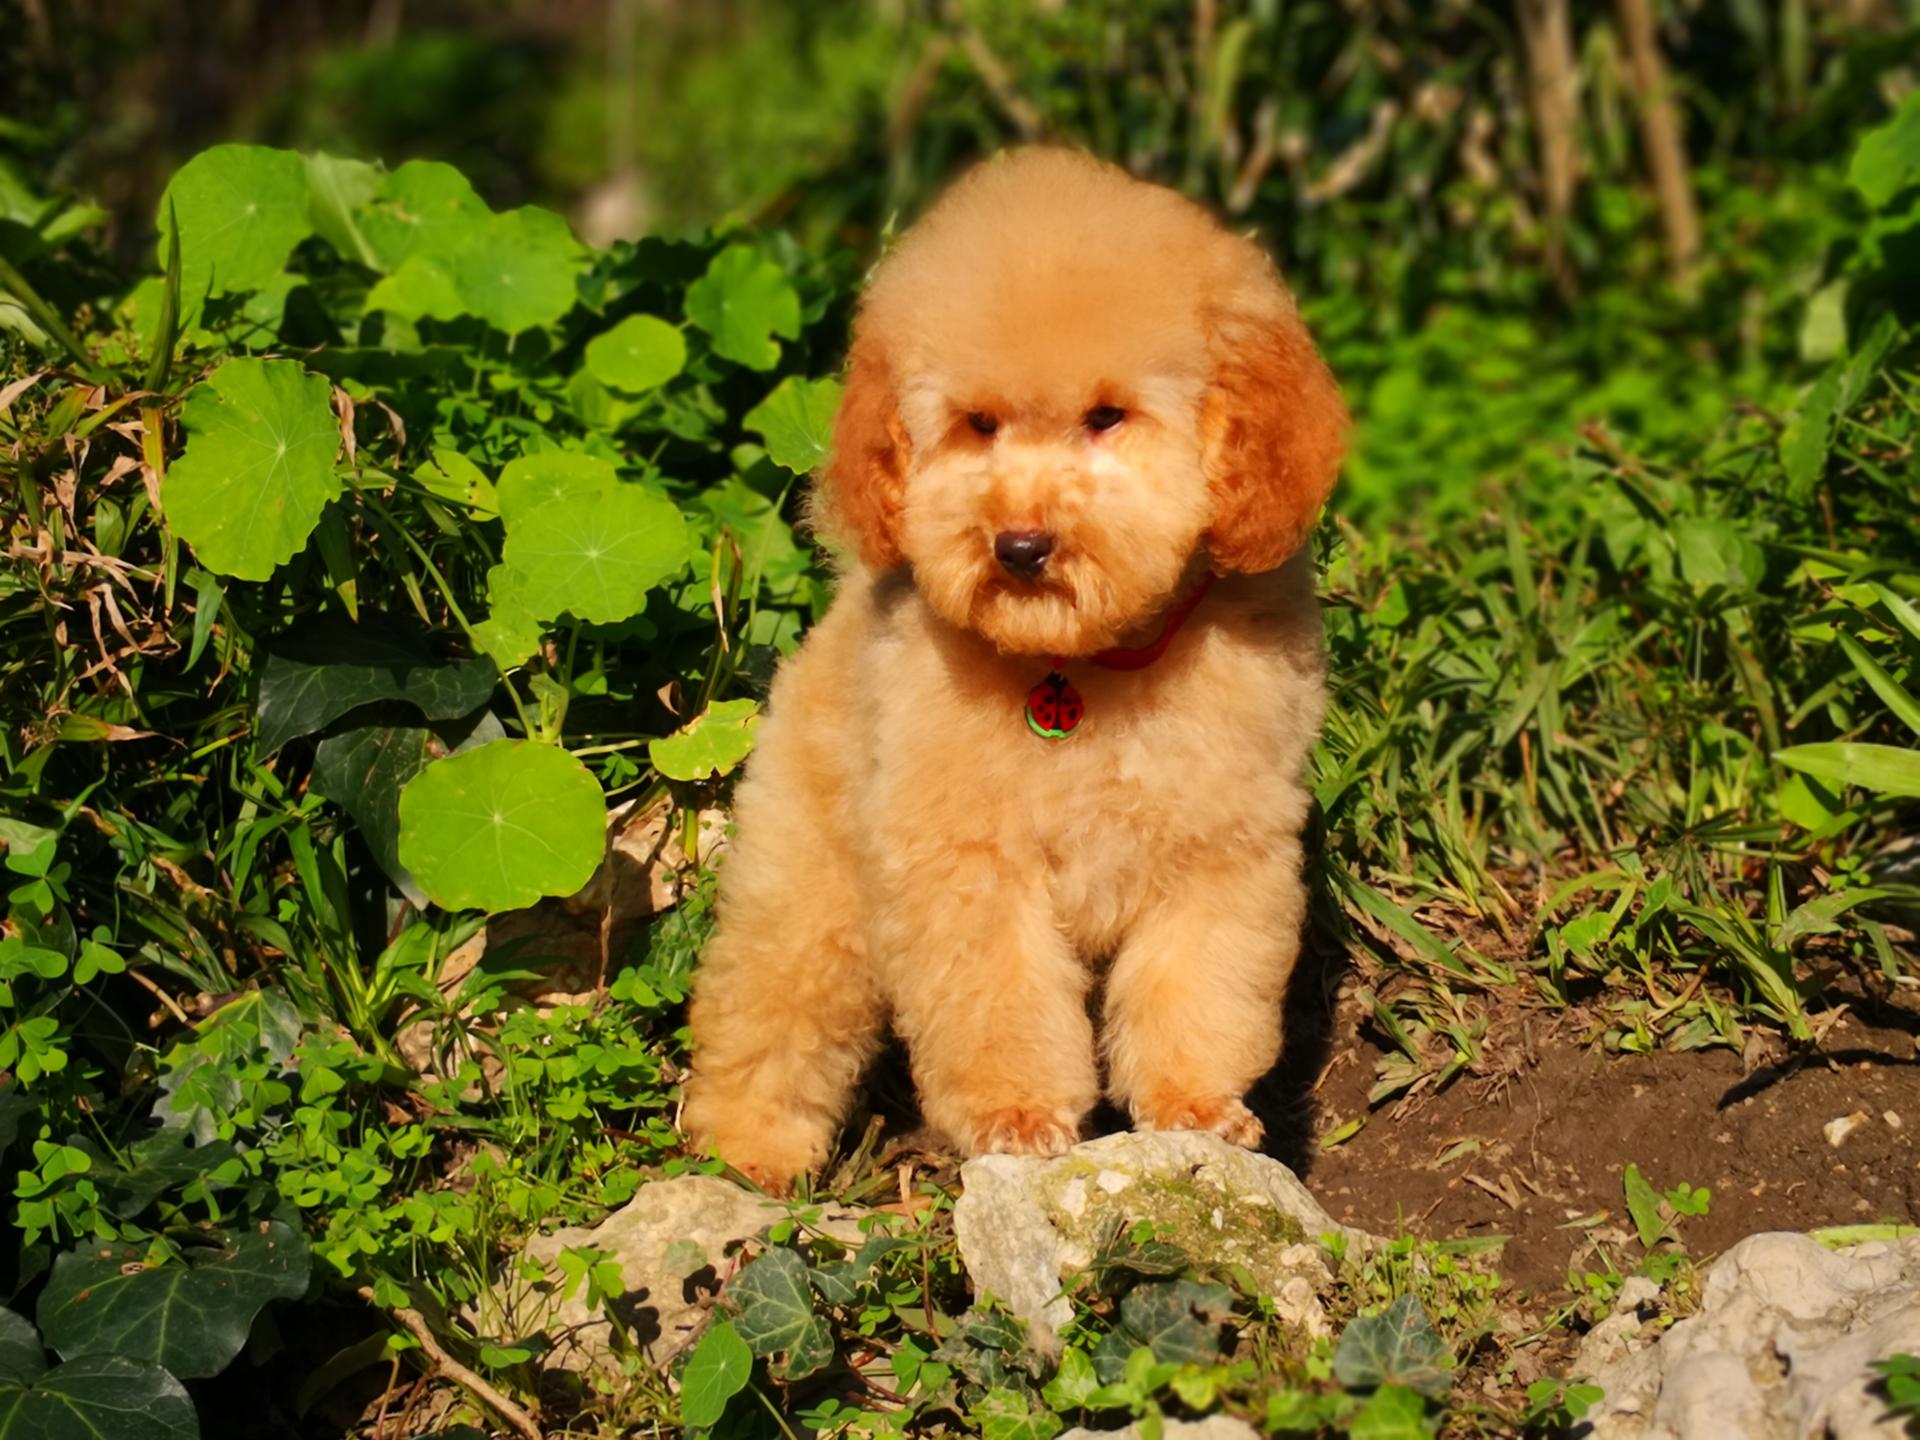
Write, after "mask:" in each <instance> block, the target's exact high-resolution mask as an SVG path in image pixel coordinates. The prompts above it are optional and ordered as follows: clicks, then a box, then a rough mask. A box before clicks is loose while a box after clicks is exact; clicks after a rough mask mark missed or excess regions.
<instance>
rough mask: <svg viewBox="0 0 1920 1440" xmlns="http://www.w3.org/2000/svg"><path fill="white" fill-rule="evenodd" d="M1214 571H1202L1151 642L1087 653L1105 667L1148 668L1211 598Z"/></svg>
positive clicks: (1057, 663) (1055, 663)
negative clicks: (1203, 603)
mask: <svg viewBox="0 0 1920 1440" xmlns="http://www.w3.org/2000/svg"><path fill="white" fill-rule="evenodd" d="M1213 581H1214V574H1213V572H1212V571H1211V570H1209V571H1207V572H1206V573H1205V574H1204V575H1202V576H1201V577H1200V579H1199V581H1198V582H1197V583H1196V584H1195V585H1194V587H1193V589H1191V590H1189V591H1188V592H1187V593H1186V595H1185V597H1184V598H1182V599H1181V601H1180V602H1179V603H1178V604H1177V605H1175V606H1174V607H1173V608H1172V609H1171V610H1169V611H1167V618H1166V619H1165V620H1164V621H1163V622H1162V623H1161V626H1160V633H1159V634H1158V635H1156V636H1155V637H1154V638H1153V641H1152V642H1151V643H1150V644H1146V645H1135V646H1131V647H1128V646H1122V645H1115V646H1113V647H1111V648H1109V649H1106V650H1097V651H1095V652H1094V653H1093V654H1091V655H1089V656H1088V657H1087V659H1088V660H1090V661H1092V662H1093V663H1094V664H1095V665H1098V666H1099V667H1100V668H1101V669H1102V670H1144V669H1146V668H1147V667H1148V666H1149V665H1151V664H1153V662H1154V661H1156V660H1158V659H1159V658H1160V657H1161V656H1162V655H1164V654H1166V653H1167V647H1168V646H1169V645H1171V644H1173V637H1174V636H1176V635H1178V634H1179V633H1180V627H1181V626H1182V625H1184V624H1186V623H1187V618H1188V617H1189V616H1190V615H1192V614H1193V612H1194V610H1195V609H1196V608H1197V607H1198V606H1199V604H1200V602H1201V601H1202V600H1204V599H1206V598H1207V591H1208V590H1210V589H1212V588H1213ZM1064 663H1065V661H1064V660H1063V659H1062V658H1061V657H1060V656H1058V655H1056V656H1054V657H1053V667H1054V669H1056V670H1058V669H1059V668H1060V666H1061V665H1063V664H1064Z"/></svg>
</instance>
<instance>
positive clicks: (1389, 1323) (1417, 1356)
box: [1333, 1295, 1453, 1399]
mask: <svg viewBox="0 0 1920 1440" xmlns="http://www.w3.org/2000/svg"><path fill="white" fill-rule="evenodd" d="M1333 1374H1334V1378H1335V1379H1337V1380H1338V1381H1339V1382H1340V1383H1341V1384H1342V1385H1345V1386H1347V1387H1348V1388H1349V1389H1371V1388H1373V1387H1374V1386H1382V1385H1405V1386H1409V1387H1411V1388H1412V1389H1414V1390H1418V1391H1419V1392H1420V1393H1421V1394H1422V1395H1430V1396H1433V1397H1434V1398H1436V1399H1437V1398H1439V1397H1440V1396H1442V1395H1445V1394H1446V1393H1447V1390H1448V1388H1449V1387H1450V1386H1452V1384H1453V1373H1452V1357H1451V1356H1449V1355H1448V1354H1447V1345H1446V1342H1445V1341H1444V1340H1442V1339H1441V1338H1440V1335H1439V1333H1438V1332H1437V1331H1436V1330H1435V1329H1434V1328H1433V1322H1432V1321H1430V1320H1428V1319H1427V1312H1426V1311H1425V1310H1423V1309H1421V1308H1420V1302H1419V1300H1417V1299H1416V1298H1415V1297H1413V1296H1411V1295H1402V1296H1401V1297H1400V1298H1399V1299H1397V1300H1395V1301H1394V1302H1393V1303H1392V1304H1391V1305H1389V1306H1388V1307H1387V1308H1386V1309H1385V1310H1383V1311H1382V1312H1381V1313H1380V1314H1378V1315H1362V1316H1359V1317H1358V1318H1356V1319H1354V1320H1352V1321H1351V1322H1349V1323H1348V1325H1347V1328H1346V1329H1345V1330H1344V1331H1342V1332H1341V1335H1340V1343H1339V1344H1338V1345H1337V1346H1335V1347H1334V1352H1333Z"/></svg>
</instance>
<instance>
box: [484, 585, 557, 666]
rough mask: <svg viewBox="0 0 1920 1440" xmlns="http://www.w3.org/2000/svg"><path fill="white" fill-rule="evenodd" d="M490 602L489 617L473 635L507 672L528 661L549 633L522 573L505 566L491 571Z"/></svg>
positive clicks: (488, 594)
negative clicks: (530, 603) (534, 608)
mask: <svg viewBox="0 0 1920 1440" xmlns="http://www.w3.org/2000/svg"><path fill="white" fill-rule="evenodd" d="M487 603H488V605H489V607H490V609H489V611H488V614H487V618H486V619H484V620H482V621H480V622H478V623H477V624H476V625H475V626H474V627H473V638H474V640H475V641H476V642H477V643H478V644H479V646H480V648H481V649H482V650H484V651H486V653H487V658H488V659H490V660H492V661H493V663H494V664H495V665H496V666H497V667H498V668H499V669H500V671H501V672H502V673H503V674H504V673H505V672H506V671H508V670H511V669H513V668H514V666H516V665H524V664H526V662H527V660H528V659H529V658H530V657H531V656H532V655H533V653H534V651H536V650H538V649H539V648H540V637H541V636H542V635H543V634H545V633H546V632H545V630H544V628H543V627H542V626H541V624H540V621H539V620H538V619H536V618H535V616H534V614H533V611H532V610H531V609H529V608H528V602H527V596H526V593H525V587H524V584H523V583H522V581H521V579H520V576H519V575H518V574H517V573H516V572H515V571H512V570H509V569H508V568H507V567H506V566H504V565H495V566H494V567H493V568H492V569H490V570H488V571H487Z"/></svg>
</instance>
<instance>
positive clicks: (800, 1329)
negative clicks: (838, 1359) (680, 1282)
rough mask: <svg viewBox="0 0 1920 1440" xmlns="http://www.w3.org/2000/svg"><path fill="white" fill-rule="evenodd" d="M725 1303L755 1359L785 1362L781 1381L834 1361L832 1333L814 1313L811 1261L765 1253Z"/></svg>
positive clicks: (779, 1366)
mask: <svg viewBox="0 0 1920 1440" xmlns="http://www.w3.org/2000/svg"><path fill="white" fill-rule="evenodd" d="M724 1298H725V1300H726V1302H727V1304H728V1305H730V1306H731V1307H733V1309H734V1311H735V1312H736V1319H735V1326H736V1328H737V1330H738V1331H739V1334H740V1338H741V1339H743V1340H745V1341H746V1342H747V1345H748V1346H749V1347H750V1348H751V1349H752V1351H753V1353H754V1354H756V1355H764V1356H778V1355H784V1356H785V1357H786V1361H785V1363H784V1364H776V1365H775V1366H774V1373H775V1374H777V1375H779V1376H780V1377H781V1378H782V1379H787V1380H799V1379H802V1378H804V1377H805V1376H808V1375H811V1374H813V1373H814V1371H816V1370H819V1369H820V1368H822V1367H823V1366H825V1365H826V1364H827V1363H828V1361H830V1360H832V1359H833V1333H832V1331H830V1330H829V1329H828V1328H827V1323H826V1321H825V1320H823V1319H822V1318H821V1317H820V1316H818V1315H816V1314H814V1313H813V1291H812V1290H811V1289H810V1288H808V1285H807V1266H806V1262H805V1261H803V1260H802V1259H801V1258H800V1257H799V1256H798V1255H796V1254H795V1253H794V1252H793V1251H791V1250H782V1249H778V1248H775V1249H771V1250H767V1251H764V1252H762V1254H761V1255H760V1257H759V1258H758V1259H757V1260H755V1261H753V1263H751V1264H750V1265H748V1266H747V1267H746V1268H745V1269H744V1270H742V1271H741V1272H740V1273H739V1274H738V1275H736V1276H735V1277H734V1279H733V1283H732V1284H730V1285H728V1286H727V1289H726V1294H725V1296H724Z"/></svg>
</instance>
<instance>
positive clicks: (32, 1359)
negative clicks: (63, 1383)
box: [0, 1310, 47, 1385]
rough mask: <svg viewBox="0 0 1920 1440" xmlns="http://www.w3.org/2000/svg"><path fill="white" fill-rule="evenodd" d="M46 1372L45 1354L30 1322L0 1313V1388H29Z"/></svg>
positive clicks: (6, 1311) (17, 1316) (9, 1313)
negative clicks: (7, 1386)
mask: <svg viewBox="0 0 1920 1440" xmlns="http://www.w3.org/2000/svg"><path fill="white" fill-rule="evenodd" d="M46 1370H47V1356H46V1352H45V1351H44V1350H42V1349H41V1347H40V1332H39V1331H37V1330H35V1329H34V1328H33V1322H32V1321H31V1320H29V1319H27V1317H26V1316H24V1315H16V1314H14V1312H13V1311H11V1310H0V1385H31V1384H32V1383H33V1382H34V1381H36V1380H38V1379H39V1378H40V1377H41V1376H42V1375H44V1374H45V1373H46Z"/></svg>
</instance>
